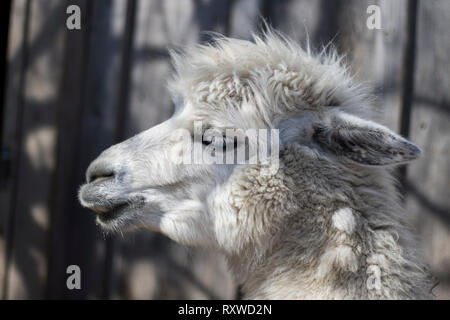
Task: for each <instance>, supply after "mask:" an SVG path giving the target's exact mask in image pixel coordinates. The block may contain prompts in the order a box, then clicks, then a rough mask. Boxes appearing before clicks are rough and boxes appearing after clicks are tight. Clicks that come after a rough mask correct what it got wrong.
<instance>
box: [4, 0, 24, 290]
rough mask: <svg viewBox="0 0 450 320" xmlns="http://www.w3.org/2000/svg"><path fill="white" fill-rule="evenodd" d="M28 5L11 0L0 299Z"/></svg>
mask: <svg viewBox="0 0 450 320" xmlns="http://www.w3.org/2000/svg"><path fill="white" fill-rule="evenodd" d="M28 12H29V3H28V1H27V0H17V1H14V2H13V4H12V8H11V17H10V28H9V39H8V41H9V42H8V52H7V63H8V68H7V69H8V74H7V75H6V86H5V101H4V104H5V106H4V110H3V111H4V114H3V119H2V120H3V126H2V129H3V132H2V148H5V150H8V153H9V154H10V157H11V167H10V177H9V180H8V181H5V182H3V183H2V188H1V189H0V207H1V208H2V210H0V218H1V222H0V224H1V231H0V281H1V282H0V297H2V298H6V297H7V295H6V292H7V291H8V281H7V272H6V270H8V269H9V265H10V250H11V249H10V248H11V245H12V241H10V238H11V237H12V231H13V230H12V229H13V228H12V226H13V225H12V222H13V220H12V216H11V211H13V210H14V201H13V198H14V196H13V195H14V193H15V192H14V190H15V189H16V185H17V184H16V179H15V176H16V175H17V155H18V150H19V149H20V129H21V126H19V124H20V119H21V117H22V116H21V115H22V100H21V98H20V94H19V92H21V91H22V87H23V74H24V68H25V60H26V52H25V51H26V50H25V43H26V38H27V37H26V30H28Z"/></svg>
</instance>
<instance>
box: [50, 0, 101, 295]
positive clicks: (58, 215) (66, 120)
mask: <svg viewBox="0 0 450 320" xmlns="http://www.w3.org/2000/svg"><path fill="white" fill-rule="evenodd" d="M90 4H92V3H91V2H89V1H87V0H69V1H65V6H64V8H66V7H67V6H69V5H77V6H78V7H79V8H80V10H81V14H82V16H81V21H82V28H81V30H68V29H65V30H64V32H65V42H64V53H63V56H64V58H63V59H62V61H61V65H60V66H53V67H59V68H61V69H62V71H61V72H62V76H61V85H60V87H59V93H58V103H57V104H58V108H57V109H56V110H55V111H56V115H55V117H56V123H55V128H56V130H57V132H58V139H57V145H56V150H55V156H56V159H57V161H56V166H55V168H54V170H53V173H52V182H51V199H50V204H49V207H50V214H51V217H50V218H51V219H50V234H49V245H48V253H47V260H48V275H47V284H46V291H45V298H52V299H55V298H58V297H63V296H64V295H65V292H66V290H67V288H66V280H65V279H66V277H67V274H66V273H65V271H66V268H67V266H68V264H67V259H66V256H67V254H66V250H67V246H68V244H69V239H67V238H66V234H67V231H68V225H67V220H68V214H69V213H72V210H71V209H70V207H69V206H68V203H70V204H73V201H71V198H74V195H76V184H78V181H76V180H75V179H76V177H75V169H76V165H77V163H78V159H79V157H78V150H77V148H76V147H74V146H76V145H78V137H79V135H80V122H81V110H82V104H83V93H84V90H85V86H84V78H85V75H86V71H87V70H86V63H87V52H88V49H89V43H88V42H89V35H90V14H91V12H92V8H91V6H90ZM74 52H76V53H77V54H73V53H74Z"/></svg>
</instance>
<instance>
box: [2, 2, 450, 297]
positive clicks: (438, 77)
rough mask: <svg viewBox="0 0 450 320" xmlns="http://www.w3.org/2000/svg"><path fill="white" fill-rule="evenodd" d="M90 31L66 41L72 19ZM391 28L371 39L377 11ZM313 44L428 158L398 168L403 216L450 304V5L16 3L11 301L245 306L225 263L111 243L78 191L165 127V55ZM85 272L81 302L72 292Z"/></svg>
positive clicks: (7, 196)
mask: <svg viewBox="0 0 450 320" xmlns="http://www.w3.org/2000/svg"><path fill="white" fill-rule="evenodd" d="M72 4H76V5H78V6H79V7H80V8H81V12H82V29H81V30H68V29H67V28H66V19H67V16H68V15H67V13H66V8H67V7H68V6H69V5H72ZM371 4H375V5H379V6H380V8H381V12H382V15H381V18H382V20H381V21H382V29H381V30H369V29H368V28H367V27H366V19H367V17H368V14H367V13H366V9H367V7H368V6H369V5H371ZM261 17H262V18H265V19H267V20H268V21H269V22H270V23H271V24H272V25H273V26H274V27H276V28H277V29H279V30H281V31H283V32H284V33H286V34H287V35H289V36H290V37H292V38H294V39H295V40H298V41H302V42H304V41H305V39H306V30H307V31H308V34H309V38H310V40H311V44H312V46H315V47H319V46H320V45H322V44H326V43H328V42H329V41H330V40H334V44H335V46H336V48H337V50H338V51H339V52H340V53H342V54H346V56H347V58H346V59H347V60H348V62H349V63H350V65H351V66H352V68H353V70H354V71H355V72H356V73H357V78H358V79H360V80H362V81H368V82H370V83H371V84H372V85H373V87H374V90H375V93H376V94H377V96H378V97H379V99H378V100H377V101H376V105H377V108H378V109H379V111H380V116H381V118H382V121H383V122H384V123H385V124H386V125H388V126H389V127H390V128H392V129H394V130H396V131H398V132H400V133H402V134H403V135H405V136H408V137H409V138H410V139H411V140H412V141H414V142H415V143H417V144H418V145H420V146H421V147H422V148H423V151H424V155H423V157H422V158H421V159H420V160H418V161H416V162H414V163H413V164H411V165H410V166H409V167H408V168H407V169H405V168H404V169H402V170H400V173H399V175H400V181H401V187H402V192H403V193H404V195H405V205H406V206H407V208H408V211H409V214H410V215H411V216H412V217H413V219H414V221H415V226H416V227H417V231H418V233H419V234H420V237H421V239H422V240H421V246H422V249H423V250H424V253H425V256H426V258H427V260H428V262H429V263H430V265H431V266H432V269H433V272H434V273H435V275H436V276H437V278H438V280H439V285H438V286H437V287H436V288H435V289H434V292H435V293H436V294H437V296H438V297H439V298H450V194H449V193H450V191H449V190H450V182H449V181H450V157H449V155H450V152H449V150H450V37H449V35H448V30H449V28H450V2H449V1H446V0H435V1H433V0H431V1H430V0H417V1H416V0H414V1H413V0H411V1H407V0H396V1H387V0H383V1H382V0H378V1H377V0H334V1H327V0H298V1H294V0H292V1H268V0H234V1H233V0H228V1H225V0H224V1H219V0H215V1H213V0H209V1H208V0H164V1H163V0H128V1H127V0H95V1H92V0H14V1H12V2H11V13H10V20H9V21H10V22H9V32H8V33H9V37H8V50H7V71H8V72H7V73H6V76H5V77H6V78H5V79H6V86H5V95H4V97H5V98H4V105H3V108H2V111H3V113H2V116H1V120H2V126H1V127H0V128H1V148H2V149H1V154H0V155H1V158H0V160H1V171H0V173H1V179H2V180H1V183H0V297H3V298H7V299H26V298H35V299H44V298H68V299H74V298H78V299H85V298H113V299H118V298H121V299H152V298H172V299H176V298H234V297H237V296H238V295H239V293H238V290H237V289H236V286H235V285H234V284H233V283H232V280H231V277H230V275H229V274H228V271H227V269H226V266H225V264H224V261H223V259H222V258H221V257H220V256H219V255H217V254H216V253H214V252H211V251H206V250H201V249H192V248H191V249H187V248H184V247H181V246H179V245H177V244H175V243H173V242H172V241H170V240H168V239H167V238H165V237H163V236H161V235H159V234H155V233H152V232H149V231H146V232H138V233H136V234H126V235H124V236H123V237H122V236H115V237H104V236H103V234H102V233H101V232H100V230H99V228H98V227H97V226H96V225H95V223H94V216H93V214H91V213H90V212H87V210H85V209H83V208H81V207H80V205H79V204H78V201H77V189H78V187H79V185H80V184H81V183H82V182H83V181H84V172H85V169H86V168H87V166H88V164H89V162H90V161H91V160H93V159H94V158H95V157H96V156H97V155H98V154H99V152H100V151H101V150H103V149H105V148H106V147H108V146H109V145H111V144H113V143H115V142H118V141H120V140H122V139H124V138H127V137H130V136H132V135H133V134H135V133H137V132H140V131H142V130H144V129H146V128H149V127H151V126H153V125H155V124H157V123H159V122H161V121H163V120H165V119H166V118H168V117H169V116H170V114H171V112H172V109H173V106H172V103H171V100H170V98H169V95H168V92H167V90H166V89H165V81H166V79H167V76H168V74H169V73H170V71H171V66H170V61H169V56H168V48H170V47H173V46H174V45H177V46H178V45H186V44H189V43H194V42H197V41H208V39H209V35H208V34H207V33H204V32H203V31H218V32H221V33H223V34H225V35H229V36H234V37H239V38H244V39H246V38H249V37H250V35H251V32H252V31H254V30H257V28H258V26H259V24H260V18H261ZM71 264H76V265H79V266H80V268H81V271H82V289H81V290H68V289H67V288H66V277H67V274H66V267H67V266H68V265H71Z"/></svg>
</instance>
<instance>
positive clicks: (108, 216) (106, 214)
mask: <svg viewBox="0 0 450 320" xmlns="http://www.w3.org/2000/svg"><path fill="white" fill-rule="evenodd" d="M129 207H130V204H129V203H121V204H117V205H115V206H112V207H108V208H102V209H101V210H98V207H97V208H95V209H94V208H91V209H92V210H94V211H95V212H96V213H97V219H99V220H100V221H101V222H108V221H112V220H114V219H116V218H118V217H119V216H121V215H122V214H123V213H124V212H125V211H126V210H127V209H128V208H129Z"/></svg>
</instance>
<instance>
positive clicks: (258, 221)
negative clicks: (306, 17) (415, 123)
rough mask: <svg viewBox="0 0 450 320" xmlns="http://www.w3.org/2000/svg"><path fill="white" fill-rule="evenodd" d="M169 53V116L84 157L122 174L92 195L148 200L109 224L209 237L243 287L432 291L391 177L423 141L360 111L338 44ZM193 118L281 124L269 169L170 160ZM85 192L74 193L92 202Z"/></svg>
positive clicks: (275, 43)
mask: <svg viewBox="0 0 450 320" xmlns="http://www.w3.org/2000/svg"><path fill="white" fill-rule="evenodd" d="M173 59H174V64H175V70H176V72H175V76H174V77H173V79H172V80H171V82H170V89H171V92H172V94H173V97H174V101H175V102H176V104H177V112H176V113H175V114H174V116H173V117H172V118H171V119H169V120H168V121H166V122H164V123H163V124H160V125H159V126H157V127H155V128H151V129H149V130H147V131H145V132H143V133H141V134H139V135H137V136H135V137H133V138H132V139H130V140H127V141H125V142H123V143H121V144H118V145H116V146H113V147H111V148H110V149H108V150H107V151H105V152H104V153H103V154H102V155H101V156H100V157H99V158H98V159H97V160H96V161H94V163H93V164H92V165H91V168H90V172H93V171H95V170H99V169H98V168H100V167H101V165H104V164H105V163H107V164H108V165H110V166H112V167H113V168H115V169H116V170H121V172H123V174H122V176H121V177H122V178H121V180H120V181H119V182H120V187H114V188H113V187H108V188H107V187H104V188H102V189H101V190H100V191H98V190H97V189H96V190H97V192H98V193H96V194H95V196H97V197H103V198H104V199H111V201H112V199H114V198H115V197H117V196H125V195H126V196H127V197H129V199H131V200H132V199H136V198H139V199H144V200H145V205H144V206H141V207H139V209H136V210H130V212H128V213H127V214H124V215H122V216H121V217H118V218H117V219H116V220H114V221H112V222H109V223H108V224H106V223H104V227H105V228H107V229H122V228H125V227H129V226H138V227H139V226H144V227H148V228H151V229H153V230H157V231H160V232H162V233H164V234H166V235H167V236H169V237H171V238H172V239H174V240H176V241H178V242H180V243H184V244H187V245H202V246H211V247H214V248H217V249H218V250H220V251H222V252H223V253H224V254H225V255H226V257H227V259H228V262H229V266H230V270H231V272H232V274H233V275H234V277H235V278H236V281H237V282H239V283H240V284H242V286H243V290H244V293H245V297H247V298H262V299H266V298H270V299H272V298H275V299H401V298H406V299H408V298H413V299H426V298H430V297H432V295H431V293H430V287H431V286H430V277H429V274H428V271H427V270H426V267H425V266H424V264H423V262H422V259H421V258H420V257H419V255H418V254H417V249H416V242H415V240H414V239H413V238H414V237H413V234H412V232H411V231H410V229H408V227H407V226H406V223H405V215H404V211H403V209H402V208H401V206H400V202H399V199H398V197H397V193H396V190H395V187H394V182H393V179H392V177H391V174H390V168H391V167H392V166H391V165H393V164H396V163H400V162H407V161H409V160H412V159H414V158H415V157H417V156H418V153H419V151H418V149H417V147H415V146H413V145H412V144H411V143H409V142H408V141H406V140H404V139H403V138H401V137H399V136H398V135H396V134H395V133H393V132H392V131H390V130H389V129H387V128H385V127H383V126H381V125H378V124H375V123H373V122H371V121H368V120H364V119H363V118H365V117H366V116H367V115H368V114H370V110H371V109H370V100H369V99H368V95H367V94H365V91H364V90H363V89H362V88H361V87H360V86H359V85H357V84H354V82H353V80H352V78H351V77H350V76H349V73H348V70H347V68H346V67H345V66H344V65H343V64H342V60H341V59H340V58H339V56H338V55H336V54H335V53H334V52H328V53H325V52H322V53H320V54H317V55H314V54H312V53H311V52H310V50H309V49H308V50H306V51H305V50H303V49H302V48H301V47H300V46H298V45H297V44H295V43H293V42H292V41H290V40H288V39H285V38H283V37H282V36H279V35H276V34H275V33H274V32H271V31H269V32H268V33H267V34H265V35H264V36H262V37H255V39H254V41H253V42H248V41H242V40H236V39H228V38H218V39H217V40H216V42H215V43H213V44H210V45H198V46H195V47H193V48H191V49H187V50H185V51H184V52H182V53H174V54H173ZM195 120H202V121H203V122H204V123H207V124H208V125H209V126H210V127H214V128H216V129H224V128H229V127H232V128H242V129H244V130H245V129H248V128H277V129H280V132H281V137H280V141H281V146H280V150H281V151H280V168H279V170H278V171H276V172H269V173H267V171H264V166H263V165H251V166H250V165H183V164H176V165H175V164H174V163H173V162H171V161H170V158H171V157H172V158H173V157H174V150H178V149H177V148H179V147H180V144H181V143H183V142H182V141H181V140H179V139H178V138H176V137H177V135H174V132H175V131H176V129H177V128H184V129H187V130H192V125H193V121H195ZM176 154H177V152H175V156H176ZM88 190H91V189H88V187H87V186H85V187H83V188H82V189H81V191H80V199H81V201H82V203H83V204H84V205H86V206H92V205H90V204H89V201H88V200H86V199H87V198H88V197H87V194H88V193H89V192H91V193H92V192H94V191H89V192H88ZM89 195H91V194H89ZM131 200H130V202H132V201H131Z"/></svg>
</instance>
